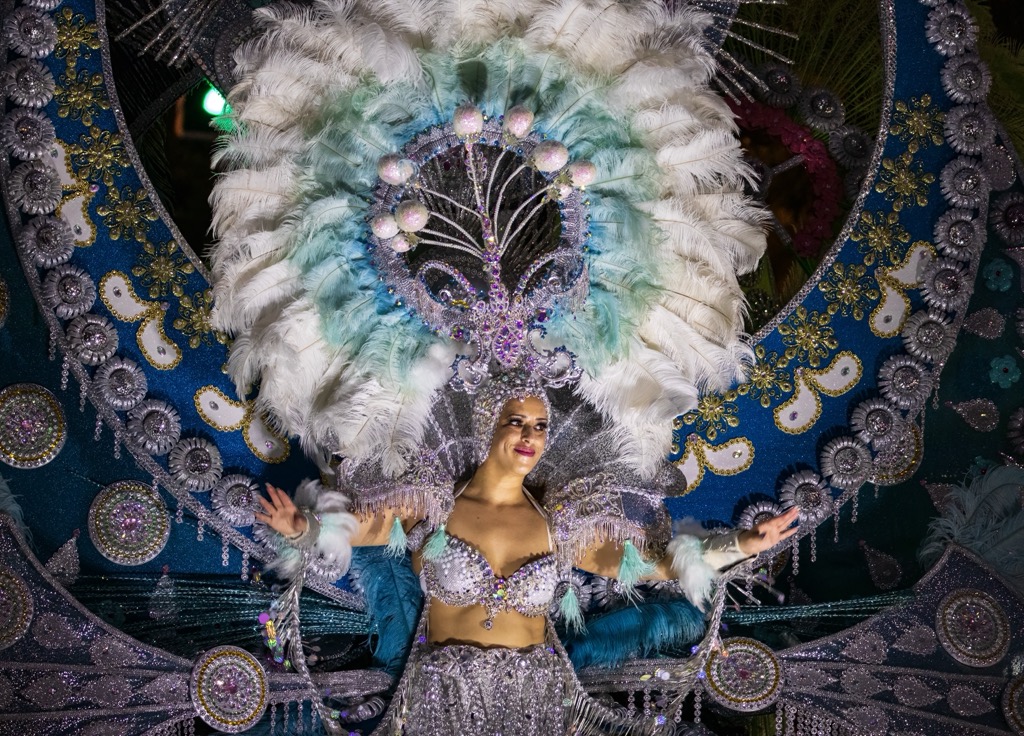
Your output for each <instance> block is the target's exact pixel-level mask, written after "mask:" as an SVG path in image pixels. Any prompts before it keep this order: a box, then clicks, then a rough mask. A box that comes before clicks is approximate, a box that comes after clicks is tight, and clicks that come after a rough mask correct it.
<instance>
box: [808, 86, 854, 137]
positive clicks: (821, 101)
mask: <svg viewBox="0 0 1024 736" xmlns="http://www.w3.org/2000/svg"><path fill="white" fill-rule="evenodd" d="M799 110H800V116H801V117H802V118H803V119H804V120H805V121H806V122H807V124H808V125H810V126H811V127H812V128H814V129H815V130H822V131H828V130H833V129H835V128H838V127H840V126H841V125H842V124H843V122H844V121H845V120H846V110H845V109H844V108H843V103H842V102H840V101H839V98H838V97H836V96H835V95H834V94H832V93H831V92H829V91H828V90H827V89H822V88H821V87H813V88H811V89H805V90H804V92H803V94H801V95H800V106H799Z"/></svg>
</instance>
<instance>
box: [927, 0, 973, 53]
mask: <svg viewBox="0 0 1024 736" xmlns="http://www.w3.org/2000/svg"><path fill="white" fill-rule="evenodd" d="M925 35H926V36H927V37H928V40H929V41H930V42H931V43H932V44H933V45H934V46H935V50H936V51H938V52H939V53H940V54H942V55H943V56H957V55H959V54H962V53H964V52H965V51H968V50H970V49H973V48H974V44H975V43H976V42H977V40H978V26H977V24H975V22H974V18H972V17H971V14H970V12H968V10H967V8H965V7H964V6H963V5H962V4H960V3H946V4H945V5H940V6H938V7H937V8H935V9H934V10H932V11H931V12H930V13H928V20H927V22H926V23H925Z"/></svg>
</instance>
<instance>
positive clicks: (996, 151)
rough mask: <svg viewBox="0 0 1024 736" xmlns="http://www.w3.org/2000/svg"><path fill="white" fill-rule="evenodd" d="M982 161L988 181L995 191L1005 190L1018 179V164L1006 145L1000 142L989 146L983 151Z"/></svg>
mask: <svg viewBox="0 0 1024 736" xmlns="http://www.w3.org/2000/svg"><path fill="white" fill-rule="evenodd" d="M981 162H982V164H983V165H984V166H985V173H986V174H987V175H988V183H989V184H991V185H992V188H993V189H994V190H995V191H997V192H1002V191H1005V190H1006V189H1009V188H1010V187H1012V186H1013V183H1014V182H1015V181H1017V167H1016V164H1015V163H1014V161H1013V156H1011V155H1010V152H1009V151H1007V150H1006V147H1005V146H1001V145H999V144H996V145H992V146H987V147H986V148H985V150H984V151H982V152H981Z"/></svg>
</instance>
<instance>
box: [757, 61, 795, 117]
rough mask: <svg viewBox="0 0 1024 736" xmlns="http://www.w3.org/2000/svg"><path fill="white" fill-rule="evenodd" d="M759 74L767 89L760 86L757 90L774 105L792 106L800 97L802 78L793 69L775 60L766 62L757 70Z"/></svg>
mask: <svg viewBox="0 0 1024 736" xmlns="http://www.w3.org/2000/svg"><path fill="white" fill-rule="evenodd" d="M757 76H758V77H759V78H760V79H761V81H762V82H764V83H765V87H766V88H767V89H762V88H760V87H758V88H757V89H756V90H755V92H756V93H757V94H758V95H759V96H760V97H761V99H762V100H764V102H765V103H766V104H768V105H771V106H772V107H779V108H786V107H792V106H793V105H795V104H796V102H797V100H799V99H800V80H799V79H797V76H796V75H795V74H794V73H793V70H792V69H790V68H789V67H787V66H783V65H782V64H776V63H774V62H772V63H768V64H764V65H762V66H761V67H759V68H758V70H757Z"/></svg>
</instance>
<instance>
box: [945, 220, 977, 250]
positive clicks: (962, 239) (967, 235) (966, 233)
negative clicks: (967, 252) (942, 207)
mask: <svg viewBox="0 0 1024 736" xmlns="http://www.w3.org/2000/svg"><path fill="white" fill-rule="evenodd" d="M949 240H950V242H951V243H952V244H953V245H955V246H957V247H958V248H964V247H966V246H968V245H970V243H971V242H972V241H973V240H974V227H973V226H972V225H971V223H970V222H967V221H966V220H957V221H956V222H954V223H952V224H951V225H950V226H949Z"/></svg>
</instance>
